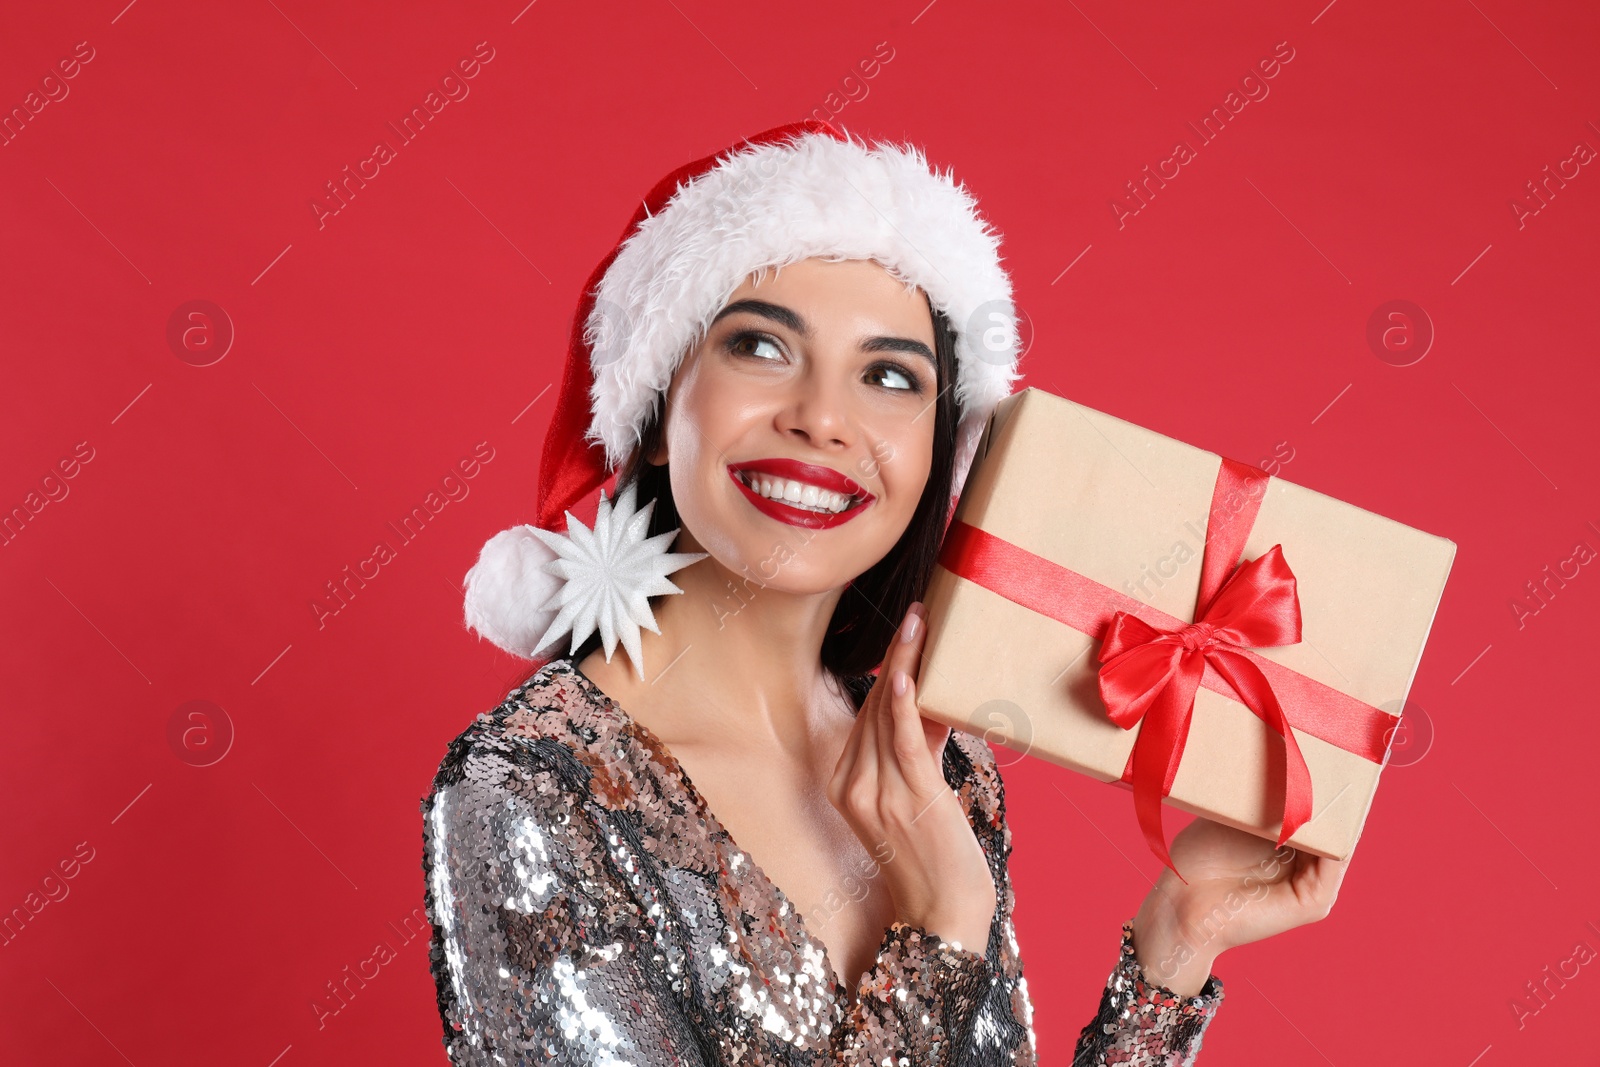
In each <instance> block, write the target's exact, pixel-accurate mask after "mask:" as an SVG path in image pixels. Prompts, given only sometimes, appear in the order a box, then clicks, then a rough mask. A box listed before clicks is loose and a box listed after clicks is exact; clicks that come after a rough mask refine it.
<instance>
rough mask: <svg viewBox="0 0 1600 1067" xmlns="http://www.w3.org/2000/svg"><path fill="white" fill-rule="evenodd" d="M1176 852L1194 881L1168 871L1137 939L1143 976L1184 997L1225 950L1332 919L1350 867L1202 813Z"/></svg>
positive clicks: (1139, 918)
mask: <svg viewBox="0 0 1600 1067" xmlns="http://www.w3.org/2000/svg"><path fill="white" fill-rule="evenodd" d="M1171 853H1172V862H1173V863H1174V864H1175V865H1176V866H1177V868H1178V870H1180V871H1182V872H1183V877H1184V878H1186V879H1188V883H1189V884H1188V885H1185V884H1184V883H1183V882H1182V881H1180V880H1179V879H1178V877H1177V875H1175V874H1173V873H1172V871H1170V870H1168V869H1166V868H1163V869H1162V871H1161V877H1160V878H1158V879H1157V880H1156V885H1155V888H1154V889H1152V890H1151V891H1150V895H1149V896H1147V897H1146V898H1145V900H1144V904H1143V906H1141V907H1140V908H1139V913H1138V915H1136V916H1135V917H1134V921H1133V943H1134V953H1135V955H1136V956H1137V957H1138V960H1139V965H1140V967H1141V969H1142V970H1143V971H1144V972H1145V975H1146V976H1147V977H1148V978H1150V979H1151V980H1152V981H1155V982H1157V983H1159V984H1161V985H1163V986H1166V987H1167V988H1168V989H1170V990H1172V991H1173V992H1174V993H1177V994H1179V995H1180V996H1194V995H1195V994H1196V993H1198V992H1200V990H1201V988H1202V987H1203V986H1204V985H1205V981H1206V977H1207V976H1208V975H1209V974H1210V973H1211V965H1212V963H1213V962H1214V961H1215V960H1216V958H1217V956H1218V955H1220V954H1221V953H1222V952H1223V951H1224V950H1225V949H1229V948H1235V947H1237V946H1239V945H1247V944H1249V943H1250V942H1252V941H1260V940H1262V939H1263V938H1268V937H1271V936H1272V935H1273V934H1280V933H1283V932H1284V931H1285V930H1292V929H1294V928H1295V927H1297V926H1304V925H1306V924H1307V923H1314V922H1317V921H1318V920H1320V919H1324V918H1326V917H1327V915H1328V912H1329V911H1330V910H1331V909H1332V908H1333V902H1334V900H1335V898H1337V897H1338V895H1339V884H1340V883H1341V882H1342V881H1343V880H1344V876H1345V872H1346V870H1348V869H1349V866H1350V857H1346V858H1345V859H1343V860H1330V859H1326V858H1324V857H1322V856H1314V855H1312V854H1311V853H1309V852H1301V851H1299V850H1297V849H1294V848H1291V847H1290V846H1288V845H1284V846H1283V847H1282V848H1278V847H1277V846H1276V845H1274V843H1273V842H1272V841H1269V840H1267V839H1266V838H1262V837H1257V836H1255V835H1254V834H1249V833H1245V832H1244V831H1243V830H1236V829H1234V828H1233V827H1231V826H1224V825H1223V824H1221V823H1217V822H1212V821H1211V820H1210V819H1203V818H1196V819H1195V820H1194V821H1193V822H1192V823H1190V824H1189V825H1188V826H1186V827H1184V828H1183V830H1181V831H1180V832H1179V833H1178V835H1177V836H1176V837H1174V838H1173V840H1172V848H1171Z"/></svg>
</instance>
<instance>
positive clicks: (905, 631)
mask: <svg viewBox="0 0 1600 1067" xmlns="http://www.w3.org/2000/svg"><path fill="white" fill-rule="evenodd" d="M919 621H920V620H919V619H918V618H917V614H916V612H914V611H910V610H908V611H907V612H906V621H905V622H903V623H901V624H900V641H901V643H902V644H905V643H907V642H909V641H910V640H911V639H912V638H913V637H915V636H917V623H918V622H919Z"/></svg>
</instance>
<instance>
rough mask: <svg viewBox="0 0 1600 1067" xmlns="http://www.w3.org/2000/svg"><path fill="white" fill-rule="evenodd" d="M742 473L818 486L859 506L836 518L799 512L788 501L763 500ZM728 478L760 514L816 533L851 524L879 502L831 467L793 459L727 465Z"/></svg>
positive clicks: (814, 512) (804, 511) (821, 512)
mask: <svg viewBox="0 0 1600 1067" xmlns="http://www.w3.org/2000/svg"><path fill="white" fill-rule="evenodd" d="M742 471H748V472H750V473H752V474H770V475H772V476H773V477H775V478H788V479H791V480H793V481H796V482H804V483H806V484H808V485H815V486H817V487H819V488H821V489H829V490H832V491H833V492H835V493H843V494H844V495H846V496H853V497H856V498H857V499H856V503H855V504H853V505H852V506H850V507H848V508H846V509H845V510H843V511H841V512H838V513H837V514H829V513H828V512H825V511H808V510H806V509H805V508H797V507H795V506H794V505H792V504H789V503H787V502H785V501H781V500H773V499H772V498H771V497H765V496H762V495H761V494H760V493H758V492H756V491H755V490H754V489H752V488H750V487H749V486H748V485H746V484H744V479H742V478H740V477H739V474H740V472H742ZM728 477H729V478H731V479H733V484H734V485H737V486H738V487H739V491H740V492H742V493H744V495H745V499H747V500H749V501H750V503H752V504H754V505H755V507H756V510H757V511H760V512H761V513H762V514H764V515H768V516H771V517H772V518H774V519H777V520H778V521H779V522H786V523H788V524H789V525H791V526H804V527H807V528H809V529H813V530H827V529H830V528H832V527H834V526H838V525H840V524H842V523H846V522H849V521H850V520H851V519H853V518H855V517H856V516H857V515H859V514H861V513H862V512H863V511H865V510H866V509H867V507H868V505H870V504H871V503H872V502H873V501H874V500H876V499H877V497H876V496H874V495H873V494H871V493H869V492H867V489H866V487H865V486H863V485H861V484H860V483H859V482H857V481H855V480H854V479H853V478H849V477H846V476H845V475H843V474H840V473H839V472H838V471H836V470H832V469H831V468H828V467H822V466H818V465H817V464H814V463H801V462H800V461H799V460H794V459H779V458H773V459H757V460H751V461H750V462H748V463H730V464H729V465H728Z"/></svg>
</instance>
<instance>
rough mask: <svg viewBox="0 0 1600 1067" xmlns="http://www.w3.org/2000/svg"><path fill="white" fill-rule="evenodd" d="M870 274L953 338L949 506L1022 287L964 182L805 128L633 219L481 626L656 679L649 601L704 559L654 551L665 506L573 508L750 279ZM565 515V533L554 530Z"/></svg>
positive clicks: (738, 153) (581, 326) (662, 195)
mask: <svg viewBox="0 0 1600 1067" xmlns="http://www.w3.org/2000/svg"><path fill="white" fill-rule="evenodd" d="M813 257H817V258H826V259H833V260H846V259H868V260H873V261H875V262H877V263H879V264H880V265H882V266H883V267H884V268H885V269H887V270H888V271H889V272H890V273H891V274H892V275H894V276H895V277H896V278H898V279H900V280H901V281H903V282H906V283H908V284H911V285H915V286H917V287H918V288H920V289H922V291H923V292H925V293H926V294H927V295H928V299H929V302H930V303H931V304H932V306H933V307H934V308H935V309H937V310H939V311H941V312H943V313H944V314H945V316H946V317H947V318H948V320H949V322H950V325H951V327H952V328H953V330H954V332H955V335H956V357H957V358H956V364H957V376H956V382H955V399H956V402H957V405H958V407H959V410H960V412H961V417H960V422H959V424H958V426H957V431H956V443H955V469H954V478H953V484H952V497H955V496H959V495H960V493H961V489H962V487H963V486H964V484H965V482H966V475H967V470H968V468H969V467H970V466H971V462H972V458H973V455H974V454H975V452H976V449H977V444H978V438H979V436H980V435H981V434H982V432H983V427H984V425H985V423H986V422H987V421H988V418H989V415H990V413H991V412H992V411H993V409H994V406H995V404H997V403H998V402H999V401H1000V400H1002V399H1003V398H1004V397H1006V396H1007V395H1009V394H1010V392H1011V389H1012V383H1013V382H1014V381H1015V380H1016V379H1017V378H1018V377H1019V375H1018V373H1017V370H1016V365H1017V359H1018V337H1017V331H1016V328H1015V323H1016V313H1015V309H1014V307H1013V305H1012V300H1011V282H1010V279H1009V277H1008V276H1007V274H1006V272H1005V270H1004V269H1003V268H1002V267H1001V265H1000V256H999V237H998V235H996V234H995V233H994V232H993V231H992V230H991V229H990V227H989V225H988V223H987V222H985V221H984V219H983V218H982V216H981V215H980V214H979V213H978V209H977V204H976V202H975V201H974V200H973V198H972V196H971V195H970V194H969V193H968V192H967V191H966V189H965V188H964V187H963V186H961V185H958V184H957V183H956V182H955V181H954V180H953V179H952V178H951V176H950V175H949V174H948V173H946V174H940V173H939V172H938V171H937V170H936V169H932V168H930V167H929V165H928V163H927V160H926V158H925V157H924V155H923V153H922V151H921V150H920V149H918V148H916V147H913V146H911V145H896V144H892V143H886V142H879V143H876V144H873V145H870V146H869V145H868V144H866V143H865V142H864V141H862V140H860V139H859V138H855V137H852V136H850V135H849V134H846V133H842V132H841V131H839V130H838V129H836V128H834V127H833V126H831V125H829V124H828V123H825V122H819V121H816V120H807V121H805V122H798V123H790V124H788V125H784V126H779V127H776V128H774V129H771V130H767V131H766V132H764V133H760V134H757V135H755V136H754V137H750V138H747V139H746V140H743V141H741V142H739V143H738V144H736V145H734V146H732V147H731V148H727V149H724V150H723V151H720V152H717V153H716V154H714V155H710V156H707V157H705V158H704V159H700V160H696V161H695V162H693V163H690V164H687V165H686V166H683V167H680V168H679V169H678V170H676V171H674V172H673V173H671V174H669V175H667V176H666V177H665V178H663V179H662V180H661V181H660V182H658V183H657V184H656V186H655V188H653V189H652V190H650V194H649V195H648V196H646V197H645V198H644V200H643V201H642V202H641V204H640V205H639V208H638V209H637V210H636V211H635V212H634V214H633V218H632V220H631V221H630V222H629V223H628V226H627V229H626V230H624V231H623V235H622V240H621V241H620V242H619V244H618V246H617V247H616V248H615V249H613V250H612V251H611V252H610V253H609V254H608V255H607V256H606V257H605V259H603V260H601V262H600V264H599V266H597V267H596V268H595V270H594V273H593V274H591V275H590V277H589V281H588V284H587V285H586V286H585V287H584V290H583V295H582V298H581V299H580V301H579V304H578V311H577V314H576V315H575V316H574V318H573V323H572V332H571V337H570V339H569V343H568V348H567V362H566V368H565V372H564V375H563V378H562V382H561V394H560V397H559V399H558V401H557V406H556V412H555V415H554V417H553V419H552V421H551V424H550V428H549V430H548V432H547V434H546V437H545V443H544V454H543V457H542V460H541V463H540V467H539V496H538V503H537V507H536V509H535V524H534V525H521V526H515V527H512V528H511V529H509V530H504V531H502V532H501V533H499V534H496V535H495V536H494V537H493V538H491V539H490V540H489V542H488V543H487V544H486V545H484V547H483V550H482V552H481V553H480V554H479V557H478V561H477V563H476V564H475V565H474V566H473V568H472V569H471V570H470V571H469V572H468V574H467V583H466V610H465V621H466V625H467V626H468V627H469V628H471V629H473V630H476V631H477V632H478V633H479V634H481V635H482V636H483V637H486V638H488V639H489V640H490V641H491V642H493V643H494V644H495V645H497V646H499V647H500V648H502V649H505V650H506V651H508V652H512V653H514V654H516V655H518V656H522V657H524V658H526V659H533V660H542V659H547V658H550V657H551V656H554V655H559V654H561V653H560V652H559V645H560V642H561V638H563V637H564V636H566V635H567V634H568V633H570V634H571V647H570V650H569V651H570V652H575V651H576V650H577V648H578V646H579V645H580V644H581V643H582V642H583V641H584V640H585V639H586V638H587V637H588V636H589V634H590V633H592V632H594V630H595V629H599V630H600V632H601V637H602V640H603V643H604V646H605V653H606V660H607V661H608V662H609V661H610V659H611V653H612V650H613V649H614V648H615V645H616V642H617V640H618V638H619V637H620V639H621V641H622V643H623V645H624V647H625V648H626V649H627V651H628V656H629V658H630V660H631V661H632V662H633V663H634V664H635V666H636V668H637V669H638V671H639V673H640V677H641V678H643V663H642V661H641V656H640V652H639V630H638V628H639V627H641V626H642V627H644V628H646V629H649V630H651V631H652V632H655V633H659V632H660V631H659V630H658V629H657V628H656V625H655V619H654V616H653V614H652V613H651V611H650V607H649V602H648V597H650V596H654V595H660V594H663V593H680V592H682V590H680V589H678V588H677V587H676V586H675V585H673V584H672V582H670V581H669V580H667V578H666V574H667V573H670V572H671V571H672V570H676V569H677V568H679V567H682V566H685V565H687V564H688V563H691V562H693V561H695V560H698V559H701V558H702V557H703V556H704V553H688V554H686V553H666V552H665V548H666V546H667V545H668V544H670V542H671V538H672V536H673V535H675V534H676V532H677V531H676V530H674V531H670V532H668V533H666V534H661V535H659V536H658V537H655V538H650V539H649V540H648V541H645V540H644V539H643V534H644V532H645V530H646V529H647V527H648V523H649V515H650V511H651V509H652V508H653V507H654V504H655V502H654V501H653V500H652V501H650V502H649V503H648V504H646V505H645V507H644V508H643V509H642V510H638V511H635V509H634V501H633V496H632V487H631V486H629V487H626V488H625V490H624V493H623V495H622V496H620V497H618V498H617V499H616V500H615V501H607V500H606V498H605V494H604V492H602V493H601V497H600V505H599V511H598V514H597V515H596V518H595V525H594V528H593V530H590V529H589V528H588V527H585V526H584V525H583V524H582V523H581V522H579V521H578V520H576V519H575V518H573V516H572V515H571V513H570V511H568V510H567V509H569V508H571V507H574V506H575V505H576V504H577V503H578V502H579V501H581V500H583V499H584V498H585V497H586V496H587V495H588V494H589V493H590V492H592V491H593V490H594V489H596V488H598V487H600V486H601V485H603V484H604V483H605V481H606V479H607V478H609V477H610V475H611V473H612V472H613V471H615V470H617V469H618V468H619V467H621V466H622V464H623V462H624V461H625V460H626V459H627V458H628V457H629V455H630V454H631V453H632V452H633V451H634V449H635V448H636V447H637V446H638V445H639V443H640V440H641V438H642V435H643V430H644V427H645V425H646V422H647V421H648V419H649V418H650V417H651V415H652V413H653V412H654V411H655V410H656V408H657V405H659V404H660V403H661V401H662V398H663V397H664V395H665V393H666V391H667V388H668V386H669V385H670V384H671V382H672V378H673V375H674V373H675V372H676V370H677V368H678V366H679V364H680V362H681V361H682V359H683V357H684V355H685V354H686V353H687V352H688V351H690V350H691V348H692V347H693V346H694V345H695V344H697V343H698V342H699V341H700V340H701V339H703V337H704V335H705V331H706V330H707V329H708V327H709V324H710V322H711V320H712V318H713V317H714V316H715V315H716V313H717V312H718V311H720V310H721V309H722V308H723V307H724V306H725V305H726V304H727V301H728V298H729V297H730V296H731V295H732V294H733V292H734V290H736V289H737V288H739V286H740V285H742V284H743V283H744V282H745V281H746V280H747V279H748V278H749V276H750V275H752V274H754V273H756V272H757V271H760V270H763V269H765V268H770V267H782V266H785V265H787V264H790V263H794V262H798V261H800V260H803V259H808V258H813ZM563 513H565V515H566V520H567V521H566V527H567V530H568V536H566V537H563V536H562V535H561V534H557V533H554V532H553V531H554V530H555V529H556V527H557V525H558V523H559V522H560V521H561V516H562V515H563Z"/></svg>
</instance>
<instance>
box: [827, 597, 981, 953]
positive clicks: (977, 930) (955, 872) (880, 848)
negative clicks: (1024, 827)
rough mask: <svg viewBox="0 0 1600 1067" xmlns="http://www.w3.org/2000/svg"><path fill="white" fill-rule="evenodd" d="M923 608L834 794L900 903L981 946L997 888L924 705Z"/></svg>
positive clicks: (857, 731) (855, 738) (884, 672)
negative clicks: (919, 679)
mask: <svg viewBox="0 0 1600 1067" xmlns="http://www.w3.org/2000/svg"><path fill="white" fill-rule="evenodd" d="M926 637H927V622H926V609H925V608H924V607H923V605H922V604H920V603H916V604H912V605H911V608H910V609H909V610H908V611H907V612H906V617H905V619H904V620H902V622H901V626H900V630H899V632H898V633H897V634H896V635H895V637H893V638H891V639H890V645H889V651H888V653H887V654H886V655H885V656H884V661H883V663H882V665H881V666H880V667H879V670H878V677H877V680H876V681H875V682H874V683H873V686H872V690H871V691H870V692H869V693H868V694H867V698H866V701H865V702H864V703H863V704H862V705H861V710H860V711H859V712H858V713H857V714H856V722H855V726H854V727H853V728H852V729H851V731H850V737H849V739H848V740H847V741H846V742H845V746H844V752H843V754H842V755H841V756H840V757H839V765H838V767H837V768H836V769H835V770H834V772H833V778H832V779H831V780H830V781H829V783H828V800H829V802H830V803H832V804H833V806H834V807H835V808H836V809H838V811H839V813H840V814H842V815H843V816H844V817H845V820H846V821H847V822H849V824H850V827H851V829H852V830H854V831H855V834H856V836H857V837H858V838H860V840H861V843H862V844H863V845H864V846H866V848H867V851H868V852H869V853H871V854H872V855H873V856H874V857H876V858H877V859H878V862H879V863H880V864H881V869H882V871H883V875H884V878H885V879H886V884H887V885H888V888H889V893H890V895H891V896H892V897H893V898H894V904H895V913H896V915H897V916H898V917H899V918H900V919H901V920H902V921H904V922H908V923H911V924H912V925H914V926H921V927H922V928H923V929H924V930H927V931H928V932H929V933H931V934H935V935H937V936H939V937H941V938H943V939H944V940H946V941H955V942H959V943H960V945H961V947H962V948H964V949H967V950H969V951H973V952H976V953H978V954H979V955H982V954H983V953H984V952H985V950H986V949H987V947H988V943H989V925H990V922H991V920H992V919H993V916H994V910H995V904H996V896H995V886H994V878H993V876H991V875H990V873H989V864H988V860H987V859H986V858H985V856H984V852H983V847H982V846H981V845H980V844H979V843H978V838H977V835H976V834H974V833H973V831H972V825H971V823H969V822H968V821H967V816H966V812H965V811H963V810H962V807H961V801H960V798H958V797H957V796H956V795H955V793H954V792H953V791H951V789H950V786H949V785H948V784H946V782H945V780H944V772H943V769H942V768H943V766H944V747H945V745H946V744H947V743H948V742H949V739H950V727H948V726H944V725H942V724H940V723H936V722H933V721H931V720H928V719H924V718H923V717H922V713H921V712H920V711H918V710H917V684H916V675H917V668H918V664H919V663H920V661H921V658H922V646H923V643H924V641H925V639H926Z"/></svg>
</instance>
